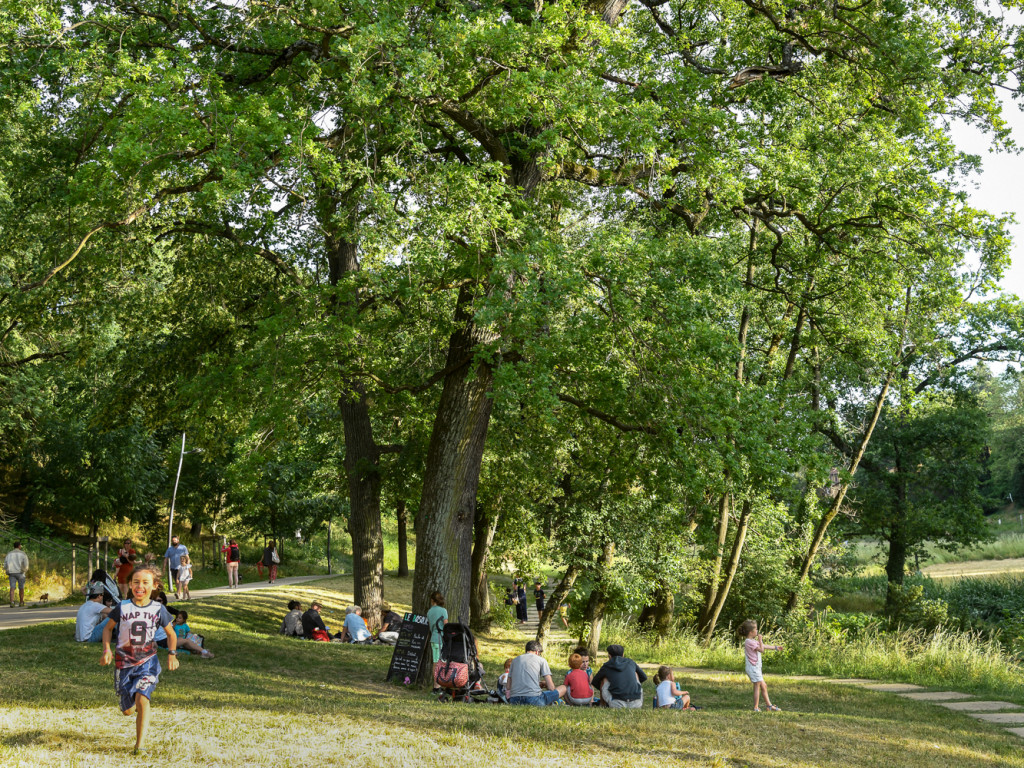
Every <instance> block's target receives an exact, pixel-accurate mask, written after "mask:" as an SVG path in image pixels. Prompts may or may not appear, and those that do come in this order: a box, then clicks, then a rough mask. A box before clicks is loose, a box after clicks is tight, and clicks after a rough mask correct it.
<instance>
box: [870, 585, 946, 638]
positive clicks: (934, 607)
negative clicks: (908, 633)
mask: <svg viewBox="0 0 1024 768" xmlns="http://www.w3.org/2000/svg"><path fill="white" fill-rule="evenodd" d="M886 613H887V615H888V617H889V621H890V623H891V624H893V625H894V626H897V627H899V626H911V627H920V628H922V629H924V630H927V631H933V630H935V629H937V628H938V627H941V626H947V625H949V624H950V616H949V605H948V604H947V603H946V601H944V600H938V599H933V598H926V597H924V587H923V586H922V585H920V584H915V585H909V584H891V585H889V598H888V602H887V604H886ZM954 628H956V627H954Z"/></svg>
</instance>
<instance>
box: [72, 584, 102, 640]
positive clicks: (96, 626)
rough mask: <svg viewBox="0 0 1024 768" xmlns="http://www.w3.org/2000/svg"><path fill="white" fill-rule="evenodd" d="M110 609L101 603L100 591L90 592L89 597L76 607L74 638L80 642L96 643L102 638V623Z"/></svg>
mask: <svg viewBox="0 0 1024 768" xmlns="http://www.w3.org/2000/svg"><path fill="white" fill-rule="evenodd" d="M108 613H110V609H109V608H107V606H105V605H104V604H103V593H102V592H90V593H89V599H88V600H86V601H85V604H84V605H83V606H82V607H81V608H79V609H78V615H77V616H76V617H75V640H77V641H78V642H80V643H98V642H99V641H100V640H102V639H103V625H104V623H105V622H104V621H103V619H105V618H106V617H107V614H108Z"/></svg>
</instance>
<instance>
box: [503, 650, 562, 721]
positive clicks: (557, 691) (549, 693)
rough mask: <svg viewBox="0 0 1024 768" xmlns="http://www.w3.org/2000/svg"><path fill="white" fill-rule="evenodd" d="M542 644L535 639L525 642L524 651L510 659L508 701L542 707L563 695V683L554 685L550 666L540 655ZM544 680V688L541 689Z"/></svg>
mask: <svg viewBox="0 0 1024 768" xmlns="http://www.w3.org/2000/svg"><path fill="white" fill-rule="evenodd" d="M542 653H544V646H542V645H541V644H540V643H538V642H537V641H536V640H531V641H530V642H528V643H527V644H526V653H524V654H522V655H521V656H516V657H515V658H514V659H512V666H511V667H509V670H508V703H509V704H527V705H531V706H534V707H543V706H546V705H548V704H554V703H555V702H557V701H558V700H559V699H560V698H562V696H564V695H565V686H564V685H557V686H556V685H555V683H554V681H552V679H551V667H549V666H548V663H547V661H545V660H544V658H543V657H542V656H541V654H542ZM541 679H543V680H544V686H545V688H546V690H541V687H540V681H541Z"/></svg>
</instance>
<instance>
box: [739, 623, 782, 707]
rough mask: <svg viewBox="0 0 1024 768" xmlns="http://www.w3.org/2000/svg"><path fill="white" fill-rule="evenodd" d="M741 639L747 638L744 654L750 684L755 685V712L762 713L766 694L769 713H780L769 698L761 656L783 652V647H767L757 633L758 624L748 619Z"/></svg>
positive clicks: (742, 630)
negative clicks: (762, 670) (762, 702)
mask: <svg viewBox="0 0 1024 768" xmlns="http://www.w3.org/2000/svg"><path fill="white" fill-rule="evenodd" d="M738 632H739V635H740V637H744V638H746V639H745V640H744V641H743V652H744V654H745V656H746V665H745V667H746V671H747V677H749V678H750V682H752V683H753V684H754V711H755V712H760V711H761V707H760V706H759V704H760V703H761V693H762V692H763V693H764V703H765V704H766V705H767V706H768V711H769V712H778V711H779V708H778V707H776V706H775V705H774V704H772V702H771V699H769V698H768V685H767V684H766V683H765V681H764V675H762V674H761V654H762V653H764V651H765V650H769V651H781V650H782V646H781V645H765V644H764V641H763V640H762V639H761V635H760V634H759V633H758V631H757V622H756V621H752V620H750V619H747V620H746V621H744V622H743V623H742V624H740V626H739V630H738Z"/></svg>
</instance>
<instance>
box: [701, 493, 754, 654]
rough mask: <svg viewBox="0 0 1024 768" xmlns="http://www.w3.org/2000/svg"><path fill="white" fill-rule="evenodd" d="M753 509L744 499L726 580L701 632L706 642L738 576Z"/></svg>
mask: <svg viewBox="0 0 1024 768" xmlns="http://www.w3.org/2000/svg"><path fill="white" fill-rule="evenodd" d="M752 510H753V505H752V504H751V503H750V499H744V500H743V510H742V511H741V512H740V519H739V523H738V524H737V526H736V538H735V539H733V542H732V554H731V555H730V556H729V564H728V565H727V566H726V571H725V581H724V582H723V583H722V586H721V587H720V588H719V590H718V594H717V595H716V596H715V603H714V605H713V606H712V607H711V612H710V613H709V615H708V620H707V623H706V624H704V625H703V626H702V627H701V632H702V633H703V634H704V642H705V643H709V642H711V636H712V635H713V634H714V632H715V625H716V624H717V623H718V617H719V615H721V613H722V606H723V605H725V600H726V598H727V597H729V590H730V589H731V588H732V580H733V578H735V576H736V570H737V569H738V568H739V565H740V556H741V555H742V554H743V542H744V541H745V540H746V538H747V525H748V524H749V523H750V513H751V511H752Z"/></svg>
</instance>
